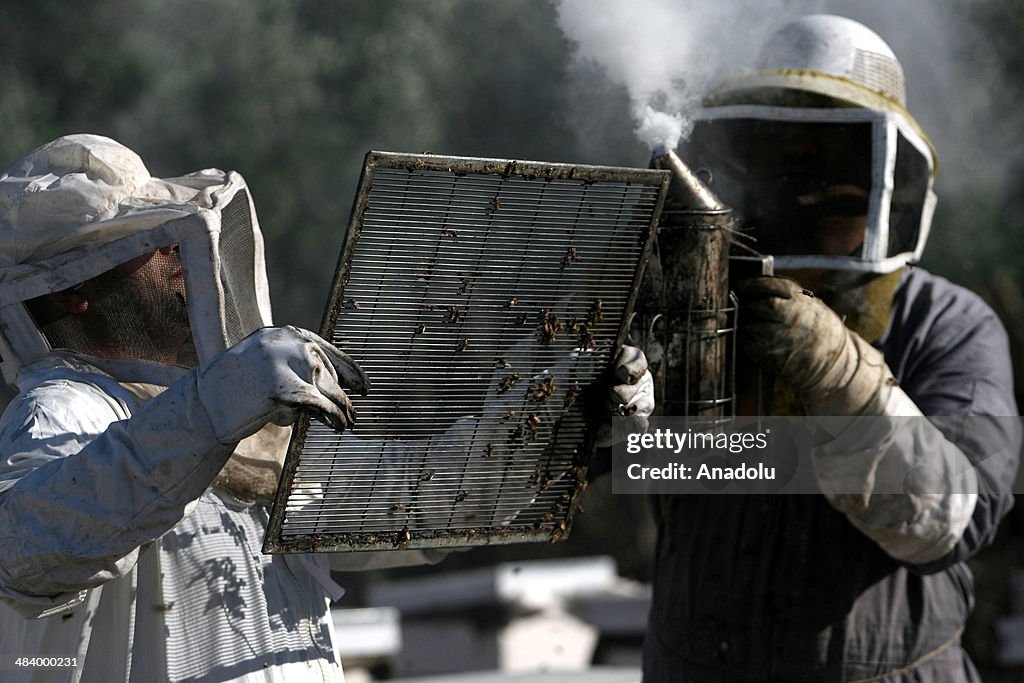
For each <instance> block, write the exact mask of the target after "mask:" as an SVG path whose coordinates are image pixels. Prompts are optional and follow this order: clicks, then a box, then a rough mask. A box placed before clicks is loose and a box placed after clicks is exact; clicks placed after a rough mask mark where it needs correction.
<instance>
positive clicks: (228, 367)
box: [0, 135, 653, 683]
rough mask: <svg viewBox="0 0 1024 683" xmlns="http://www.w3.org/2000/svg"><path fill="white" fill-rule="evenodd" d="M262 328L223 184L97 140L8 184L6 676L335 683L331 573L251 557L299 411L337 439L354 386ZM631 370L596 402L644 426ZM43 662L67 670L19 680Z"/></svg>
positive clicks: (4, 250)
mask: <svg viewBox="0 0 1024 683" xmlns="http://www.w3.org/2000/svg"><path fill="white" fill-rule="evenodd" d="M140 263H141V264H142V265H139V264H140ZM269 324H270V302H269V296H268V294H267V285H266V275H265V268H264V263H263V250H262V238H261V236H260V231H259V228H258V225H257V222H256V218H255V213H254V210H253V207H252V202H251V200H250V199H249V196H248V193H247V190H246V187H245V183H244V181H243V180H242V179H241V178H240V177H239V176H238V175H237V174H235V173H223V172H220V171H216V170H206V171H200V172H197V173H194V174H191V175H188V176H184V177H181V178H174V179H168V180H161V179H155V178H151V177H150V175H149V172H148V171H147V170H146V168H145V166H144V165H143V163H142V161H141V159H139V157H138V156H137V155H136V154H135V153H134V152H132V151H131V150H128V149H127V148H125V147H123V146H122V145H120V144H118V143H116V142H114V141H113V140H110V139H107V138H103V137H99V136H94V135H73V136H67V137H64V138H60V139H58V140H55V141H54V142H52V143H49V144H47V145H44V146H43V147H40V148H39V149H37V150H34V151H33V152H31V153H29V154H28V155H26V156H25V157H23V158H22V159H19V160H18V161H16V162H14V164H12V165H11V166H9V167H8V168H7V169H6V170H5V171H4V172H2V173H0V355H2V356H3V361H4V373H5V376H6V377H7V378H8V381H10V382H12V383H13V384H16V385H17V388H18V391H19V393H18V395H17V396H16V397H15V398H14V399H13V400H12V402H11V403H10V405H9V406H8V407H7V410H6V411H5V413H4V415H3V417H2V419H0V457H2V459H0V548H3V552H2V553H0V655H2V656H3V657H5V658H6V659H5V660H4V661H2V662H0V667H2V669H0V679H2V680H4V681H9V680H12V681H65V680H73V681H76V680H82V681H101V682H103V683H109V682H112V681H146V682H149V681H197V682H198V681H203V682H212V681H289V682H290V681H341V680H343V674H342V671H341V666H340V662H339V658H338V654H337V651H336V649H335V642H336V641H335V639H334V637H333V635H332V625H331V619H330V611H329V604H330V601H331V599H336V598H338V597H340V595H341V593H342V590H341V588H340V587H339V586H338V585H337V584H335V583H334V582H333V581H332V580H331V577H330V574H329V567H328V564H327V558H328V556H327V555H263V554H262V553H261V544H262V541H263V535H264V532H265V528H266V524H267V521H268V508H267V507H266V505H265V504H264V497H265V496H266V494H267V493H268V492H269V491H272V490H273V486H274V485H275V484H276V479H277V474H278V473H279V471H280V465H281V458H280V454H281V451H282V447H283V446H284V445H286V443H287V440H286V437H287V430H285V429H282V428H281V427H279V426H277V425H288V424H290V423H291V422H293V421H294V419H295V410H296V409H297V408H304V409H309V410H312V411H313V412H314V414H316V415H317V416H318V418H319V419H321V420H323V421H324V422H326V423H327V424H329V425H331V426H332V427H334V428H335V429H339V430H341V429H345V428H347V427H348V426H349V425H350V424H351V422H352V420H353V417H354V414H353V411H352V406H351V403H350V402H349V400H348V398H347V396H346V395H345V390H351V389H354V390H356V391H360V392H366V391H367V390H368V389H369V382H368V379H367V378H366V377H365V375H363V373H362V371H361V370H360V369H359V368H358V366H357V365H356V364H355V363H354V362H352V361H351V359H349V358H348V357H347V356H346V355H345V354H344V353H342V352H340V351H338V350H337V349H336V348H334V347H333V346H331V345H330V344H328V343H327V342H325V341H324V340H322V339H320V338H319V337H317V336H316V335H314V334H313V333H311V332H307V331H305V330H299V329H296V328H293V327H267V325H269ZM97 330H99V332H98V331H97ZM645 368H646V360H645V359H643V357H642V354H640V355H639V357H628V358H624V359H623V360H621V361H620V368H619V370H620V373H619V376H620V377H627V376H628V378H626V379H623V380H622V381H623V384H622V385H618V386H615V387H612V388H611V394H610V397H611V398H612V400H615V401H618V402H622V403H631V402H636V403H637V404H638V410H637V415H639V416H641V417H642V416H643V415H648V414H650V411H651V410H652V408H653V403H652V399H651V397H650V386H651V383H650V375H649V373H645ZM401 452H402V448H396V449H395V453H396V454H398V453H401ZM226 463H227V465H228V466H227V467H225V464H226ZM268 487H269V488H268ZM330 557H331V558H332V559H331V563H332V565H334V566H335V568H340V569H345V568H348V569H363V568H367V567H368V566H371V564H372V565H373V566H385V565H389V564H401V563H409V562H424V561H427V562H430V561H436V560H437V559H439V557H440V555H439V554H433V553H431V551H403V552H394V553H379V554H370V553H356V554H347V555H333V556H330ZM39 655H51V656H59V657H74V658H76V666H75V667H71V668H64V669H56V670H44V669H42V668H33V667H16V666H14V665H13V663H12V662H13V658H14V657H17V656H22V657H34V656H39Z"/></svg>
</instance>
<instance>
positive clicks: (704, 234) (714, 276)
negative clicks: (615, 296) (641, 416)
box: [641, 151, 735, 422]
mask: <svg viewBox="0 0 1024 683" xmlns="http://www.w3.org/2000/svg"><path fill="white" fill-rule="evenodd" d="M651 167H652V168H658V169H667V170H670V171H671V172H672V179H671V181H670V184H669V190H668V196H667V197H666V200H665V208H664V210H663V211H662V214H661V223H660V226H659V229H658V235H657V258H658V260H659V261H660V269H659V268H657V267H652V268H650V269H649V274H650V277H649V278H648V281H647V282H646V283H645V286H644V288H643V293H642V295H641V296H642V297H643V298H645V299H647V301H645V302H644V303H646V304H647V306H646V308H647V311H646V315H645V317H646V322H645V328H646V329H645V332H646V334H645V335H644V336H645V341H646V346H647V349H648V355H649V356H652V357H653V361H652V365H653V366H654V367H653V373H654V375H655V392H656V397H657V401H658V405H659V410H658V412H659V413H660V414H662V415H666V416H687V417H696V418H699V419H701V420H702V421H703V420H708V421H710V422H718V420H719V419H720V418H726V417H728V416H730V415H732V414H733V408H734V407H733V405H732V404H733V402H734V400H735V398H734V388H733V387H732V386H731V384H732V383H731V382H730V381H728V379H727V378H728V376H729V375H730V374H731V366H732V362H731V359H729V358H728V356H729V354H730V353H731V348H732V345H731V344H730V343H729V339H730V338H731V337H732V335H731V334H730V333H731V332H732V329H731V324H732V320H734V317H733V316H732V315H731V313H732V312H733V311H734V307H732V306H731V305H730V299H729V287H728V263H729V260H728V259H729V231H730V229H731V226H732V222H733V217H732V209H731V208H730V207H728V206H727V205H726V204H724V203H723V202H722V201H721V200H720V199H719V198H718V197H717V196H715V194H714V193H713V192H712V191H711V190H710V189H709V188H708V187H707V185H705V184H704V183H703V182H701V180H700V179H699V178H698V177H697V175H696V174H695V173H694V172H693V171H692V170H690V168H688V167H687V166H686V164H684V163H683V162H682V160H681V159H680V158H679V157H678V156H677V155H676V154H675V152H672V151H669V152H668V153H666V154H661V155H655V156H654V157H653V158H652V159H651ZM659 270H660V272H659ZM659 276H660V277H659Z"/></svg>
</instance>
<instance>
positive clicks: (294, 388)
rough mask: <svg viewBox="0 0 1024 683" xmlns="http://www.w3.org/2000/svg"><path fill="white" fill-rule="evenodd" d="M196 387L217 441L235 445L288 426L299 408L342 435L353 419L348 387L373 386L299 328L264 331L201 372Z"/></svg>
mask: <svg viewBox="0 0 1024 683" xmlns="http://www.w3.org/2000/svg"><path fill="white" fill-rule="evenodd" d="M196 386H197V389H198V391H199V396H200V398H201V400H202V403H203V406H204V408H205V409H206V412H207V414H208V416H209V418H210V423H211V425H212V426H213V430H214V433H215V435H216V437H217V440H218V441H220V442H221V443H234V442H237V441H240V440H241V439H244V438H245V437H247V436H250V435H252V434H254V433H256V432H257V431H259V430H260V428H262V427H263V425H265V424H267V423H268V422H273V423H274V424H277V425H288V424H291V423H292V422H294V421H295V419H296V415H297V411H298V410H299V409H307V410H310V411H312V412H313V415H314V417H316V418H317V419H319V420H320V421H322V422H324V423H325V424H327V425H329V426H330V427H333V428H334V429H336V430H338V431H341V430H344V429H347V428H349V427H350V426H351V425H352V423H353V422H354V421H355V412H354V409H353V407H352V403H351V402H350V401H349V398H348V396H346V395H345V390H346V389H352V390H355V391H358V392H359V393H361V394H366V393H367V392H368V391H369V389H370V382H369V379H368V378H367V377H366V375H365V374H364V373H363V371H362V370H361V369H360V368H359V366H358V365H356V363H355V361H353V360H352V359H351V358H349V357H348V355H347V354H345V353H344V352H342V351H339V350H338V349H337V348H335V347H334V346H333V345H332V344H330V343H328V342H327V341H325V340H324V339H321V338H320V337H318V336H317V335H315V334H313V333H312V332H309V331H307V330H302V329H299V328H296V327H291V326H287V327H266V328H263V329H261V330H257V331H256V332H254V333H252V334H251V335H249V336H248V337H246V338H245V339H243V340H242V341H240V342H239V343H238V344H235V345H234V346H232V347H231V348H230V349H228V350H226V351H224V352H223V353H221V354H220V355H218V356H217V357H215V358H214V359H213V360H211V361H210V362H208V363H207V364H205V365H204V366H203V367H201V368H199V370H198V372H197V379H196Z"/></svg>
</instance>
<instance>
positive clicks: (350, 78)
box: [0, 0, 1024, 680]
mask: <svg viewBox="0 0 1024 683" xmlns="http://www.w3.org/2000/svg"><path fill="white" fill-rule="evenodd" d="M851 4H853V5H856V4H857V3H851ZM953 7H954V8H955V9H954V10H952V14H951V16H952V17H953V18H954V19H953V20H954V21H957V22H961V23H962V26H963V28H964V30H965V31H966V30H968V29H969V30H971V31H976V32H978V33H979V35H982V36H984V50H979V49H975V48H971V49H961V51H960V52H958V53H957V54H954V55H953V56H952V58H953V59H954V60H956V61H957V62H958V63H959V64H961V65H962V66H963V70H964V71H965V72H967V73H973V74H976V78H977V79H981V80H982V81H984V82H986V83H988V84H989V86H988V88H987V91H988V93H989V100H988V101H987V102H985V103H980V104H979V107H980V110H983V111H984V112H985V113H986V115H987V116H988V117H991V118H990V120H999V119H1000V117H1008V118H1009V119H1010V120H1013V119H1020V120H1022V121H1024V118H1022V117H1021V115H1020V112H1021V104H1022V98H1024V75H1022V74H1024V52H1022V51H1021V50H1020V44H1021V39H1022V37H1024V3H1021V2H1019V1H1018V0H972V1H971V2H965V3H960V4H956V5H953ZM708 39H709V40H714V39H716V37H715V36H710V37H709V38H708ZM571 50H572V46H571V45H570V44H569V43H568V42H567V41H566V39H565V38H564V37H563V36H562V34H561V33H560V31H559V30H558V27H557V23H556V20H555V9H554V7H553V6H552V5H551V4H550V2H548V1H547V0H501V1H500V2H498V1H492V2H485V1H484V0H429V1H427V0H388V1H381V0H345V1H341V0H338V1H326V0H325V1H317V0H88V1H84V2H77V3H74V4H72V3H68V2H62V1H60V0H34V1H33V2H25V0H0V163H4V162H6V161H7V160H13V159H14V158H16V157H17V156H19V155H21V154H22V153H24V152H27V151H29V150H30V149H32V148H34V147H36V146H38V145H40V144H43V143H44V142H47V141H49V140H51V139H53V138H55V137H57V136H59V135H62V134H67V133H73V132H92V133H99V134H104V135H108V136H111V137H113V138H115V139H117V140H119V141H121V142H123V143H124V144H126V145H128V146H129V147H131V148H133V149H135V150H136V151H138V152H139V153H140V154H141V155H142V157H143V159H145V160H146V162H147V164H148V165H149V168H150V171H151V172H152V173H153V174H154V175H157V176H171V175H179V174H181V173H185V172H188V171H192V170H196V169H199V168H203V167H209V166H216V167H220V168H224V169H233V170H237V171H239V172H240V173H242V174H243V175H244V176H245V177H246V179H247V181H248V182H249V184H250V186H251V188H252V191H253V196H254V199H255V202H256V206H257V210H258V212H259V216H260V221H261V226H262V228H263V231H264V234H265V237H266V243H267V256H268V263H269V267H270V281H271V288H272V298H273V301H274V305H275V315H276V318H277V320H278V322H282V323H285V322H287V323H294V324H299V325H303V326H306V327H312V328H314V329H315V328H316V327H317V326H318V325H319V320H320V315H321V311H322V308H323V306H324V303H325V299H326V292H327V288H328V284H329V282H330V279H331V276H332V274H333V270H334V266H335V259H336V257H337V252H338V248H339V246H340V243H341V239H342V233H343V230H344V227H345V225H346V224H347V221H348V214H349V209H350V206H351V202H352V198H353V194H354V191H355V186H356V182H357V180H358V177H359V172H360V169H361V166H362V160H363V156H364V155H365V153H366V152H367V151H368V150H371V149H382V150H391V151H405V152H420V151H425V150H430V151H433V152H436V153H443V154H455V155H466V156H494V157H513V158H523V159H541V160H549V161H567V162H579V163H600V164H613V165H631V166H645V165H646V163H647V156H648V152H647V151H646V150H645V149H644V148H643V147H642V146H641V145H640V144H639V143H637V142H636V141H635V140H634V138H633V135H632V127H633V126H632V123H631V121H630V119H629V116H628V103H627V99H626V95H625V92H624V91H623V90H622V89H620V88H617V87H614V86H612V85H607V84H606V85H604V86H594V85H593V81H592V80H591V81H590V82H591V85H589V86H582V85H580V81H579V80H578V79H576V78H575V77H574V76H575V75H578V73H575V74H574V72H573V69H574V68H575V69H580V68H583V69H586V67H585V66H584V67H580V66H579V65H577V66H575V67H573V66H571V59H570V57H571ZM909 76H910V77H911V79H913V74H909ZM950 85H951V86H952V84H950ZM910 86H911V94H912V95H913V87H914V82H913V80H911V83H910ZM954 96H955V93H954ZM911 104H912V107H913V102H912V103H911ZM570 105H571V106H570ZM570 109H571V110H574V111H577V112H578V111H580V110H584V111H587V112H588V113H589V115H590V116H591V119H592V120H591V125H588V126H587V127H586V130H587V131H588V136H587V137H586V138H585V139H584V138H583V137H582V136H581V135H580V134H578V132H577V129H576V128H575V127H574V126H573V125H572V124H570V121H569V116H568V114H567V112H568V111H569V110H570ZM918 116H919V118H922V122H923V123H924V124H925V126H926V128H927V127H928V126H927V124H928V121H927V116H924V117H922V116H921V114H918ZM961 123H962V125H963V126H964V127H971V126H978V125H984V124H981V123H979V122H976V121H963V122H961ZM1008 129H1009V130H1011V131H1012V130H1017V131H1020V130H1022V129H1021V128H1016V127H1014V126H1006V127H1003V128H1002V129H1001V130H1002V131H1004V132H1003V133H993V134H1004V135H1005V134H1006V133H1005V131H1006V130H1008ZM984 132H985V131H982V134H984ZM1022 139H1024V138H1017V139H1005V140H996V141H994V142H995V145H994V147H996V148H999V147H1000V146H1002V147H1004V148H1005V149H1006V150H1007V151H1008V152H1010V151H1013V150H1017V149H1018V148H1020V147H1021V145H1020V142H1021V140H1022ZM942 143H943V141H942V140H937V144H938V145H939V147H940V150H941V149H942ZM1001 163H1006V164H1009V168H1010V169H1011V171H1012V172H1011V173H1008V174H1006V173H1002V174H996V175H995V176H986V175H984V174H978V175H977V177H974V176H967V175H965V173H964V171H963V168H964V166H963V165H957V164H952V165H951V166H952V168H953V169H954V171H953V173H952V175H951V174H949V173H948V172H946V171H944V170H943V169H940V175H939V179H940V181H939V186H938V190H939V194H940V204H939V210H938V212H937V214H936V218H935V224H934V227H933V233H932V238H931V241H930V245H929V249H928V251H927V256H926V260H925V265H927V266H928V267H930V268H932V269H933V270H935V271H937V272H939V273H942V274H946V275H948V276H950V277H951V278H952V279H954V280H957V281H960V282H962V283H964V284H967V285H968V286H971V287H973V288H974V289H976V290H978V291H979V292H981V293H982V295H983V296H985V297H986V298H988V299H989V300H990V301H992V302H993V304H994V305H995V306H996V308H997V311H998V312H999V313H1000V314H1001V315H1002V316H1003V318H1004V320H1005V322H1006V323H1007V326H1008V328H1009V330H1010V332H1011V338H1012V342H1013V344H1014V351H1015V354H1016V355H1017V365H1018V367H1021V365H1022V364H1024V363H1022V359H1021V357H1020V353H1019V351H1020V349H1021V336H1020V335H1021V332H1022V331H1024V299H1022V298H1021V294H1020V285H1021V283H1022V282H1024V258H1022V254H1024V175H1022V174H1021V173H1020V172H1019V171H1021V170H1022V162H1021V161H1020V160H1019V159H1017V158H1010V159H1009V160H1002V161H1001ZM944 173H945V175H944ZM958 174H959V175H958ZM1018 386H1024V382H1020V381H1019V382H1018ZM606 500H607V499H606ZM594 508H596V511H593V512H589V513H588V514H586V515H583V518H582V522H581V524H580V525H579V526H578V527H577V530H576V531H574V537H573V540H572V541H570V544H569V545H568V546H564V547H563V550H562V552H565V550H564V548H565V547H567V548H568V551H571V552H592V553H594V552H616V554H617V555H618V557H619V562H620V566H621V567H622V568H623V570H624V573H626V574H627V575H632V576H637V577H638V578H645V575H646V571H647V569H646V567H647V554H648V553H649V552H651V550H650V548H651V538H650V534H651V529H650V528H649V526H647V525H646V522H645V521H644V519H643V518H642V514H641V512H639V511H638V510H637V509H636V508H635V507H624V508H623V507H620V508H610V507H609V506H608V505H604V506H603V509H604V511H603V512H602V506H601V505H600V504H598V505H596V506H594ZM592 509H593V508H592ZM1021 526H1022V525H1021V522H1020V521H1016V518H1015V519H1012V520H1011V521H1010V524H1009V527H1008V528H1009V530H1010V531H1009V533H1010V534H1011V535H1013V539H1011V541H1009V542H1004V543H1003V545H1002V548H1003V551H1004V553H1010V554H1012V553H1014V552H1016V550H1014V549H1016V548H1018V547H1019V545H1020V543H1019V541H1016V539H1019V538H1020V537H1021V536H1024V534H1022V533H1021ZM1008 544H1009V545H1008ZM623 549H625V550H627V552H625V553H623V552H621V551H622V550H623ZM541 550H542V549H538V548H530V549H528V550H527V549H522V548H520V549H517V550H515V551H513V552H512V553H511V555H512V556H519V557H522V556H526V555H534V556H536V555H540V554H543V553H542V552H541ZM631 550H635V552H630V551H631ZM480 553H481V554H477V555H475V556H476V557H481V558H486V557H500V556H501V555H500V553H496V554H492V555H487V554H486V553H484V552H483V551H480ZM1013 564H1019V556H1018V557H1017V559H1016V560H1008V561H1007V562H1003V563H1001V564H1000V565H999V568H995V569H993V568H992V567H991V566H990V567H986V566H980V567H979V568H978V569H979V572H980V575H981V577H980V578H985V577H988V580H989V583H990V586H995V589H994V590H995V592H994V593H993V592H990V593H989V594H988V597H986V596H985V595H984V594H983V595H981V596H979V598H980V607H981V612H982V613H985V610H986V609H987V610H988V615H989V617H991V618H994V616H995V615H997V614H998V613H999V611H1000V609H1001V607H1000V604H1002V603H1005V600H1006V596H1005V595H1004V594H1003V593H1000V592H999V588H998V586H1004V585H1006V583H1007V580H1006V574H1007V571H1008V569H1007V568H1008V567H1010V566H1012V565H1013ZM979 583H981V582H979ZM996 584H998V586H996ZM986 600H987V601H988V603H987V607H986ZM989 628H990V624H989V623H988V622H986V623H985V624H983V625H981V626H975V627H974V633H975V634H980V635H975V636H974V637H973V638H974V641H975V649H976V651H978V652H979V653H980V654H981V655H982V657H983V659H984V657H985V655H986V650H985V648H986V647H988V648H989V650H990V649H991V645H986V644H987V643H990V641H991V638H990V636H989V633H990V631H989V630H988V629H989ZM968 640H969V641H970V640H971V634H968ZM988 654H989V655H990V654H991V653H990V652H989V653H988ZM992 680H994V679H992Z"/></svg>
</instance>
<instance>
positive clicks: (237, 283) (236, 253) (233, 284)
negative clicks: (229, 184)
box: [220, 190, 263, 346]
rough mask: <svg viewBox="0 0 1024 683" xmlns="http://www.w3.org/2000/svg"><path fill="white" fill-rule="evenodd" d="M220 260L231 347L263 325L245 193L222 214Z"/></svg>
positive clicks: (254, 247) (233, 201)
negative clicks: (258, 301)
mask: <svg viewBox="0 0 1024 683" xmlns="http://www.w3.org/2000/svg"><path fill="white" fill-rule="evenodd" d="M220 259H221V271H220V282H221V286H222V287H223V288H224V325H225V331H226V332H227V336H228V338H227V343H228V346H231V345H232V344H235V343H237V342H238V341H240V340H242V339H243V338H245V337H246V336H247V335H248V334H249V333H251V332H253V331H254V330H257V329H259V328H260V327H262V326H263V319H262V317H261V316H260V310H259V306H258V305H257V299H256V285H255V282H256V273H255V270H256V245H255V244H254V242H253V233H252V223H251V221H250V216H249V198H248V195H247V194H246V192H245V191H244V190H243V191H241V192H239V193H238V194H236V195H235V197H234V199H232V200H231V202H230V203H229V204H228V205H227V207H225V209H224V212H223V213H222V214H221V233H220Z"/></svg>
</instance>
